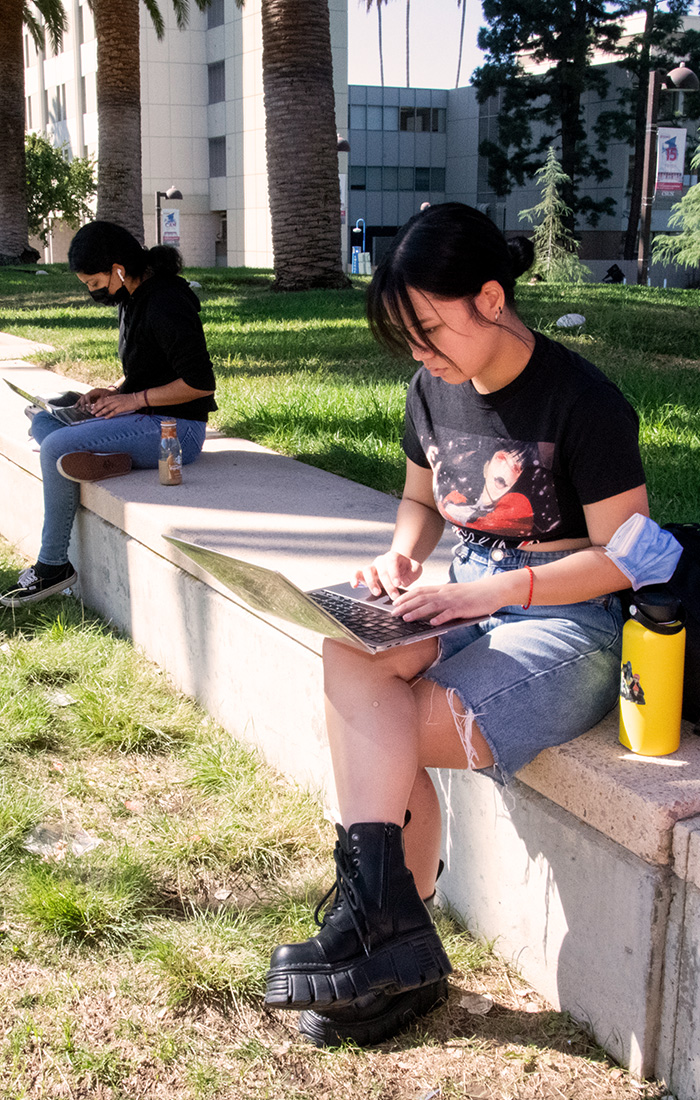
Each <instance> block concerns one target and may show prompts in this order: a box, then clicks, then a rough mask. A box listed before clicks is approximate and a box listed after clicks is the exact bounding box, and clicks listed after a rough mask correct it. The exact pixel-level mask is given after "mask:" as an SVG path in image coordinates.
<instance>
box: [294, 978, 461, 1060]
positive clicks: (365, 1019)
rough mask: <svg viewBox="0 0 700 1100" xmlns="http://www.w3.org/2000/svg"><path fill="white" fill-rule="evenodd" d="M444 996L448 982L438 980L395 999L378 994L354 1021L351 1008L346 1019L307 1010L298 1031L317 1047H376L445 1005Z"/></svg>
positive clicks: (347, 1011)
mask: <svg viewBox="0 0 700 1100" xmlns="http://www.w3.org/2000/svg"><path fill="white" fill-rule="evenodd" d="M447 996H448V987H447V981H446V980H445V978H441V979H440V981H439V982H432V983H431V984H430V985H422V986H419V987H418V989H411V990H408V991H407V992H406V993H398V994H396V995H395V996H387V995H385V994H381V993H379V994H377V995H376V997H375V1001H374V1003H373V1004H371V1005H368V1006H367V1007H366V1008H365V1009H360V1008H358V1009H357V1011H356V1013H355V1014H354V1016H355V1018H354V1019H352V1018H350V1017H351V1016H352V1011H351V1008H350V1009H346V1010H345V1015H346V1016H347V1017H348V1018H347V1019H343V1018H341V1019H338V1018H337V1017H335V1018H334V1017H333V1016H332V1015H330V1016H323V1015H321V1014H320V1013H318V1012H313V1011H312V1010H311V1009H306V1010H305V1011H304V1012H302V1014H301V1016H300V1017H299V1031H300V1032H301V1034H302V1035H303V1036H305V1038H307V1039H308V1040H309V1041H310V1042H312V1043H313V1044H314V1045H315V1046H317V1047H333V1046H339V1045H340V1044H341V1043H347V1042H352V1043H356V1044H357V1045H358V1046H360V1047H369V1046H376V1044H377V1043H383V1042H384V1041H385V1040H386V1039H391V1038H392V1037H393V1036H394V1035H396V1034H398V1032H399V1031H403V1029H404V1028H406V1027H408V1025H409V1024H410V1023H411V1022H412V1021H413V1020H417V1019H418V1018H419V1017H421V1016H427V1014H428V1013H429V1012H432V1011H433V1009H435V1008H438V1007H439V1005H443V1004H445V1002H446V1000H447ZM341 1015H342V1014H341Z"/></svg>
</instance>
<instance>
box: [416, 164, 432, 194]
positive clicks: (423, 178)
mask: <svg viewBox="0 0 700 1100" xmlns="http://www.w3.org/2000/svg"><path fill="white" fill-rule="evenodd" d="M429 190H430V169H429V168H416V191H429Z"/></svg>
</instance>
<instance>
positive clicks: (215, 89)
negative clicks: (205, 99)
mask: <svg viewBox="0 0 700 1100" xmlns="http://www.w3.org/2000/svg"><path fill="white" fill-rule="evenodd" d="M207 72H208V74H209V102H210V103H223V102H224V100H225V99H226V62H225V61H217V62H216V63H215V64H214V65H208V66H207Z"/></svg>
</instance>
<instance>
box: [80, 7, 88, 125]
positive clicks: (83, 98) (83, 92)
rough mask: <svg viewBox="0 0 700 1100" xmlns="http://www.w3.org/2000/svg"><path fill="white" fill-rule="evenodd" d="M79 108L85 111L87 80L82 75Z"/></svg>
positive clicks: (84, 112) (82, 111)
mask: <svg viewBox="0 0 700 1100" xmlns="http://www.w3.org/2000/svg"><path fill="white" fill-rule="evenodd" d="M80 10H81V11H82V10H83V9H82V8H81V9H80ZM80 110H81V113H82V114H86V113H87V80H86V79H85V77H84V76H81V78H80Z"/></svg>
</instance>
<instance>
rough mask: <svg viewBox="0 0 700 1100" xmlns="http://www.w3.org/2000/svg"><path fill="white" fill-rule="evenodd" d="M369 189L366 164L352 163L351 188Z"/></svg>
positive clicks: (355, 189) (356, 189)
mask: <svg viewBox="0 0 700 1100" xmlns="http://www.w3.org/2000/svg"><path fill="white" fill-rule="evenodd" d="M366 189H367V169H366V168H365V166H364V164H351V165H350V190H351V191H365V190H366Z"/></svg>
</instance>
